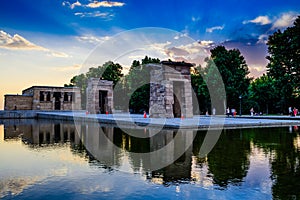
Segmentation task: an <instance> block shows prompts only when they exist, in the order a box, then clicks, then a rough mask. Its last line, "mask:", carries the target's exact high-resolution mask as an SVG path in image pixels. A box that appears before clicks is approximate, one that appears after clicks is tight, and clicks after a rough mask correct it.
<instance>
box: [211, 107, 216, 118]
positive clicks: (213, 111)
mask: <svg viewBox="0 0 300 200" xmlns="http://www.w3.org/2000/svg"><path fill="white" fill-rule="evenodd" d="M212 114H213V116H215V115H216V108H213V109H212Z"/></svg>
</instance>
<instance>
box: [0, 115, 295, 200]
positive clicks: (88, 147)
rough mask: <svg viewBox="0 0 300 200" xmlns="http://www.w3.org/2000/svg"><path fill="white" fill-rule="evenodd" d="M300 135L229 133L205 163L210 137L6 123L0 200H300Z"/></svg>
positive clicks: (0, 131)
mask: <svg viewBox="0 0 300 200" xmlns="http://www.w3.org/2000/svg"><path fill="white" fill-rule="evenodd" d="M128 133H130V134H128ZM299 133H300V132H299V130H298V127H296V126H295V127H294V126H293V127H280V128H253V129H226V130H223V131H222V133H221V134H220V135H218V140H217V143H216V144H215V145H214V146H213V148H212V149H211V151H210V152H208V153H207V154H205V155H203V153H201V148H202V144H203V143H204V141H205V139H206V134H208V133H207V132H206V131H204V130H185V131H179V130H161V131H158V132H157V133H156V131H155V130H151V129H150V130H149V129H147V128H145V129H130V128H126V130H125V129H120V128H118V127H113V126H107V125H101V126H94V125H93V124H88V123H82V124H79V125H78V124H76V126H75V125H74V123H71V122H61V121H43V120H42V121H41V120H39V121H36V120H4V121H1V123H0V198H2V199H64V200H66V199H300V190H299V188H300V162H299V158H300V135H299ZM211 134H213V133H211ZM139 135H140V136H141V137H138V136H139ZM142 135H143V136H142ZM149 153H152V154H151V155H150V154H149Z"/></svg>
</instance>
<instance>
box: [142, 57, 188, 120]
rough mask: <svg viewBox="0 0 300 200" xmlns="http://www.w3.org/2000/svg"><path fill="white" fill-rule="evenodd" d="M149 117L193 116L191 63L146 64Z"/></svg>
mask: <svg viewBox="0 0 300 200" xmlns="http://www.w3.org/2000/svg"><path fill="white" fill-rule="evenodd" d="M147 66H148V67H151V72H150V101H149V104H150V105H149V115H150V117H151V118H179V117H186V118H191V117H193V103H192V88H191V74H190V68H191V67H192V66H193V64H191V63H185V62H172V61H162V62H161V63H160V64H148V65H147Z"/></svg>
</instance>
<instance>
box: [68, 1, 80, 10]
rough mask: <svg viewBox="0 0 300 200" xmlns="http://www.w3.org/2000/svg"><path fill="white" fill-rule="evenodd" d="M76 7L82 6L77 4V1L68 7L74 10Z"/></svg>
mask: <svg viewBox="0 0 300 200" xmlns="http://www.w3.org/2000/svg"><path fill="white" fill-rule="evenodd" d="M76 6H79V7H80V6H82V4H81V3H80V2H79V1H76V2H75V3H72V4H71V5H70V7H71V9H74V8H75V7H76Z"/></svg>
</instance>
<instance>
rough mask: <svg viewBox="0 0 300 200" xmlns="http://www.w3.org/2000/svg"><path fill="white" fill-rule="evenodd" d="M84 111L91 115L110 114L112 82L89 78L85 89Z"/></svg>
mask: <svg viewBox="0 0 300 200" xmlns="http://www.w3.org/2000/svg"><path fill="white" fill-rule="evenodd" d="M86 95H87V101H86V109H87V111H88V112H89V113H91V114H105V113H112V110H113V81H107V80H101V79H100V78H90V79H89V80H88V85H87V89H86Z"/></svg>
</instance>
